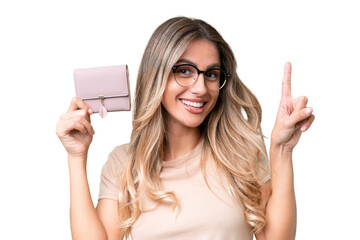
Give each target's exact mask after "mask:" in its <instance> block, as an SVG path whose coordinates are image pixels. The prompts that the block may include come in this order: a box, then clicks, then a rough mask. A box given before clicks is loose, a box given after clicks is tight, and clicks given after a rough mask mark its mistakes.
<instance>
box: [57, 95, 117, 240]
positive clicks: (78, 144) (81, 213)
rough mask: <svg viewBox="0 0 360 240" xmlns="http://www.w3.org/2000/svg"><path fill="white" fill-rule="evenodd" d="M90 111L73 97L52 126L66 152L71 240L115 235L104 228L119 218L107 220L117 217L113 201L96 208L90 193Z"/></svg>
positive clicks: (79, 100) (113, 236)
mask: <svg viewBox="0 0 360 240" xmlns="http://www.w3.org/2000/svg"><path fill="white" fill-rule="evenodd" d="M92 113H93V112H92V110H91V109H90V106H89V105H87V104H86V103H85V102H84V101H82V100H81V99H79V98H77V97H75V98H73V100H72V101H71V104H70V107H69V109H68V111H67V112H66V113H64V114H62V115H61V117H60V119H59V121H58V123H57V126H56V134H57V135H58V137H59V139H60V141H61V143H62V144H63V145H64V147H65V149H66V151H67V152H68V166H69V175H70V222H71V233H72V236H73V239H86V240H88V239H97V240H101V239H116V238H115V237H116V236H117V235H115V234H114V232H113V231H108V230H109V229H113V228H114V226H115V224H117V223H118V222H117V221H119V220H117V221H109V219H110V220H111V219H114V218H115V217H116V216H117V204H114V203H113V202H116V201H113V202H111V201H110V203H109V202H108V201H104V204H101V205H102V207H100V208H99V209H98V210H96V209H95V208H94V205H93V202H92V199H91V195H90V189H89V184H88V179H87V174H86V161H87V153H88V149H89V146H90V143H91V141H92V137H93V135H94V134H95V132H94V130H93V128H92V126H91V123H90V122H91V121H90V115H91V114H92ZM99 205H100V204H99ZM109 209H112V211H109ZM105 210H106V211H105ZM117 226H118V225H117ZM117 239H118V238H117Z"/></svg>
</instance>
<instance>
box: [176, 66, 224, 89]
mask: <svg viewBox="0 0 360 240" xmlns="http://www.w3.org/2000/svg"><path fill="white" fill-rule="evenodd" d="M172 71H173V74H174V77H175V81H176V82H177V84H179V85H180V86H182V87H191V86H192V85H194V84H195V83H196V81H197V80H198V78H199V75H200V74H201V73H203V74H204V80H205V85H206V87H207V88H208V89H210V90H213V91H218V90H220V89H221V88H222V87H224V85H225V83H226V80H227V79H229V78H230V77H231V75H230V74H228V73H227V72H225V71H224V70H222V69H220V68H211V69H208V70H206V71H200V70H199V69H198V68H197V67H195V66H194V65H191V64H180V65H176V66H173V67H172Z"/></svg>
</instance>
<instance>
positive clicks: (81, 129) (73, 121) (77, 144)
mask: <svg viewBox="0 0 360 240" xmlns="http://www.w3.org/2000/svg"><path fill="white" fill-rule="evenodd" d="M91 114H93V110H92V109H91V107H90V106H89V105H88V104H87V103H85V102H84V101H83V100H81V99H80V98H78V97H74V98H73V99H72V101H71V103H70V107H69V109H68V111H67V112H66V113H64V114H62V115H61V116H60V119H59V121H58V122H57V124H56V134H57V136H58V137H59V139H60V141H61V143H62V144H63V145H64V147H65V149H66V151H67V152H68V155H69V157H72V158H78V159H86V157H87V153H88V150H89V146H90V143H91V141H92V138H93V135H94V134H95V132H94V129H93V127H92V126H91V120H90V115H91Z"/></svg>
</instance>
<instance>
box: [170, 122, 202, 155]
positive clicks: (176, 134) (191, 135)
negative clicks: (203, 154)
mask: <svg viewBox="0 0 360 240" xmlns="http://www.w3.org/2000/svg"><path fill="white" fill-rule="evenodd" d="M200 139H201V132H200V128H199V127H196V128H189V127H185V126H179V125H178V124H177V125H176V124H168V125H167V131H166V143H165V146H164V161H171V160H174V159H176V158H178V157H180V156H182V155H184V154H186V153H188V152H189V151H191V150H192V149H194V148H195V147H196V145H197V144H198V143H199V141H200Z"/></svg>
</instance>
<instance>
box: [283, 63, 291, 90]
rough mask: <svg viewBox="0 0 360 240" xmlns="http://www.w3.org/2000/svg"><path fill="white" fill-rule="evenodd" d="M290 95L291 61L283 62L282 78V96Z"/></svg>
mask: <svg viewBox="0 0 360 240" xmlns="http://www.w3.org/2000/svg"><path fill="white" fill-rule="evenodd" d="M290 96H291V63H290V62H286V63H285V69H284V78H283V82H282V97H290Z"/></svg>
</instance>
